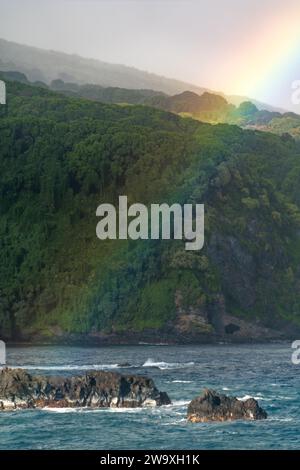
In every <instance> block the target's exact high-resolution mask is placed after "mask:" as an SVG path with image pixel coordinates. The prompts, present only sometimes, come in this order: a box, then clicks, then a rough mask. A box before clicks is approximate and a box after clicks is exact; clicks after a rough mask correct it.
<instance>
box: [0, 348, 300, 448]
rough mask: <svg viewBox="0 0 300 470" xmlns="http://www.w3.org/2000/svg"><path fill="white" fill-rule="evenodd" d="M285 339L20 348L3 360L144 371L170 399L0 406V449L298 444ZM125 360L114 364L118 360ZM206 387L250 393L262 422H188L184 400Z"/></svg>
mask: <svg viewBox="0 0 300 470" xmlns="http://www.w3.org/2000/svg"><path fill="white" fill-rule="evenodd" d="M291 353H292V350H291V345H290V344H277V345H274V344H273V345H250V346H249V345H247V346H246V345H245V346H237V345H230V346H228V345H218V346H216V345H213V346H207V345H205V346H162V345H157V346H150V345H140V346H113V347H103V348H80V347H54V346H51V347H26V348H25V347H19V348H10V349H8V352H7V364H8V366H10V367H11V366H14V367H17V366H21V367H24V368H26V369H30V370H31V371H32V373H35V372H38V373H41V374H63V375H70V374H80V373H83V372H84V371H85V370H91V369H96V370H102V369H104V370H116V371H121V372H124V373H127V372H128V373H134V374H142V375H147V376H150V377H152V378H153V379H154V381H155V383H156V385H157V387H158V388H159V389H160V390H162V391H166V392H168V394H169V396H170V398H171V400H172V402H173V404H172V405H170V406H164V407H161V408H155V409H149V408H147V409H124V410H123V409H107V410H105V409H104V410H103V409H102V410H87V409H77V410H74V409H73V410H72V409H52V410H24V411H14V412H2V413H0V448H1V449H297V448H300V437H299V430H300V365H299V366H296V365H293V364H292V362H291ZM125 362H126V363H129V364H131V367H127V368H119V367H118V364H120V363H125ZM204 387H213V388H215V389H216V390H218V391H221V392H222V391H223V392H224V393H226V394H231V395H235V396H237V397H239V398H244V397H246V396H253V397H255V398H256V399H257V400H259V403H260V405H261V406H262V407H263V408H265V409H266V411H267V412H268V415H269V418H268V419H267V420H266V421H255V422H246V421H236V422H232V423H209V424H208V423H205V424H192V423H188V422H187V421H186V410H187V404H188V402H189V401H190V400H191V399H192V398H193V397H195V396H196V395H198V394H199V392H200V391H201V390H202V389H203V388H204Z"/></svg>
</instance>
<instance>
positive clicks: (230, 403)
mask: <svg viewBox="0 0 300 470" xmlns="http://www.w3.org/2000/svg"><path fill="white" fill-rule="evenodd" d="M266 418H267V413H266V412H265V411H264V410H263V409H262V408H260V406H259V405H258V402H257V401H256V400H254V398H249V399H248V400H245V401H242V400H238V399H237V398H235V397H228V396H226V395H221V394H219V393H218V392H216V391H215V390H209V389H205V390H204V391H203V394H202V395H200V396H199V397H197V398H194V399H193V400H192V401H191V403H190V404H189V406H188V413H187V419H188V421H191V422H193V423H205V422H208V421H233V420H235V419H250V420H257V419H266Z"/></svg>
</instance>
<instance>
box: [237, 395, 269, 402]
mask: <svg viewBox="0 0 300 470" xmlns="http://www.w3.org/2000/svg"><path fill="white" fill-rule="evenodd" d="M249 398H254V400H264V401H271V400H272V399H271V398H265V397H263V396H262V395H261V394H259V395H257V396H253V395H244V396H243V397H237V399H238V400H240V401H246V400H249Z"/></svg>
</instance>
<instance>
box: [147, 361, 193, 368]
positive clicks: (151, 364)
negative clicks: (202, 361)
mask: <svg viewBox="0 0 300 470" xmlns="http://www.w3.org/2000/svg"><path fill="white" fill-rule="evenodd" d="M193 365H194V362H163V361H162V362H156V361H154V360H153V359H150V358H149V359H147V361H146V362H144V364H143V367H157V368H158V369H161V370H167V369H182V368H185V367H189V366H193Z"/></svg>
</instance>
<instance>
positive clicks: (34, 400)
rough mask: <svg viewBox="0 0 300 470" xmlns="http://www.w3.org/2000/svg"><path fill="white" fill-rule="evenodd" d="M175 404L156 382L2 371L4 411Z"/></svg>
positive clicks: (98, 374)
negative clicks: (156, 385)
mask: <svg viewBox="0 0 300 470" xmlns="http://www.w3.org/2000/svg"><path fill="white" fill-rule="evenodd" d="M170 403H171V401H170V399H169V397H168V395H167V394H166V393H165V392H160V391H159V390H158V389H157V388H156V387H155V385H154V382H153V380H152V379H150V378H148V377H142V376H135V375H121V374H118V373H115V372H106V371H96V372H95V371H92V372H87V373H86V374H84V375H81V376H74V377H61V376H57V377H56V376H40V375H31V374H29V373H28V372H27V371H25V370H23V369H9V368H5V369H3V370H2V371H1V372H0V410H12V409H24V408H43V407H58V408H60V407H61V408H62V407H91V408H108V407H112V408H122V407H124V408H128V407H141V406H161V405H167V404H170Z"/></svg>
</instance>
